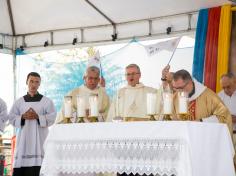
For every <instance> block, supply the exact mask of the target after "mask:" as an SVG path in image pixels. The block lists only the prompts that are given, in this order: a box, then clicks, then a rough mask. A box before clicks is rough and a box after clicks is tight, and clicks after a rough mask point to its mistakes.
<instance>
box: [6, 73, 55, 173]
mask: <svg viewBox="0 0 236 176" xmlns="http://www.w3.org/2000/svg"><path fill="white" fill-rule="evenodd" d="M40 82H41V78H40V75H39V74H38V73H36V72H31V73H29V74H28V76H27V80H26V83H27V85H28V92H27V94H26V95H24V96H23V97H21V98H19V99H18V100H16V101H15V103H14V105H13V106H12V108H11V110H10V113H9V120H10V123H11V124H12V125H13V126H14V127H15V129H16V148H15V152H14V163H13V176H38V175H39V173H40V167H41V164H42V160H43V157H44V150H43V144H44V141H45V139H46V137H47V134H48V127H49V126H51V125H52V124H53V123H54V121H55V118H56V109H55V107H54V104H53V102H52V100H50V99H49V98H47V97H45V96H43V95H41V94H40V93H39V92H38V88H39V86H40Z"/></svg>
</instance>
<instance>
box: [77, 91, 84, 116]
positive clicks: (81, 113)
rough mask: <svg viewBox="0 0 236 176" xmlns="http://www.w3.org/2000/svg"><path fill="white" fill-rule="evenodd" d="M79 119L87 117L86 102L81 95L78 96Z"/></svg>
mask: <svg viewBox="0 0 236 176" xmlns="http://www.w3.org/2000/svg"><path fill="white" fill-rule="evenodd" d="M77 117H85V102H84V99H83V97H81V96H79V95H78V96H77Z"/></svg>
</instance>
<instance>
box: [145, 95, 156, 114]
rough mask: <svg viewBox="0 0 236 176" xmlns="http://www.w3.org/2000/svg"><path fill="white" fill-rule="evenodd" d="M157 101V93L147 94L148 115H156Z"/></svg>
mask: <svg viewBox="0 0 236 176" xmlns="http://www.w3.org/2000/svg"><path fill="white" fill-rule="evenodd" d="M156 100H157V95H156V94H155V93H147V115H154V114H156Z"/></svg>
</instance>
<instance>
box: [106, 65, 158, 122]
mask: <svg viewBox="0 0 236 176" xmlns="http://www.w3.org/2000/svg"><path fill="white" fill-rule="evenodd" d="M125 71H126V73H125V76H126V80H127V83H128V85H127V86H125V87H123V88H121V89H119V90H118V93H117V95H116V96H115V98H114V100H113V102H112V104H111V107H110V109H109V112H108V118H109V119H108V121H112V119H113V118H115V117H118V116H119V117H122V118H124V120H125V121H144V120H145V121H146V120H149V117H148V116H147V105H146V102H147V93H157V90H156V89H154V88H152V87H147V86H145V85H144V84H142V83H141V82H140V81H139V80H140V78H141V71H140V68H139V66H138V65H136V64H130V65H128V66H127V67H126V68H125Z"/></svg>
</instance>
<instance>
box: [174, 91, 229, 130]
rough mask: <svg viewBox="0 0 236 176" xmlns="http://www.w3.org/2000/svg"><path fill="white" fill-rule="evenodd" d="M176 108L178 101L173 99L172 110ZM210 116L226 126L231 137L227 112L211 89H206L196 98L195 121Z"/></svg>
mask: <svg viewBox="0 0 236 176" xmlns="http://www.w3.org/2000/svg"><path fill="white" fill-rule="evenodd" d="M177 106H178V100H177V97H175V98H174V109H177V108H176V107H177ZM212 115H215V116H216V117H217V118H218V120H219V122H220V123H225V124H227V125H228V127H229V131H230V133H231V135H232V132H233V130H232V117H231V114H230V112H229V110H228V109H227V107H226V106H225V105H224V103H223V102H222V101H221V99H220V98H219V97H218V96H217V95H216V94H215V93H214V92H213V91H212V90H211V89H209V88H206V89H205V90H204V91H203V93H202V94H201V95H200V96H198V97H197V98H196V109H195V117H196V121H199V120H200V119H203V118H208V117H210V116H212Z"/></svg>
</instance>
